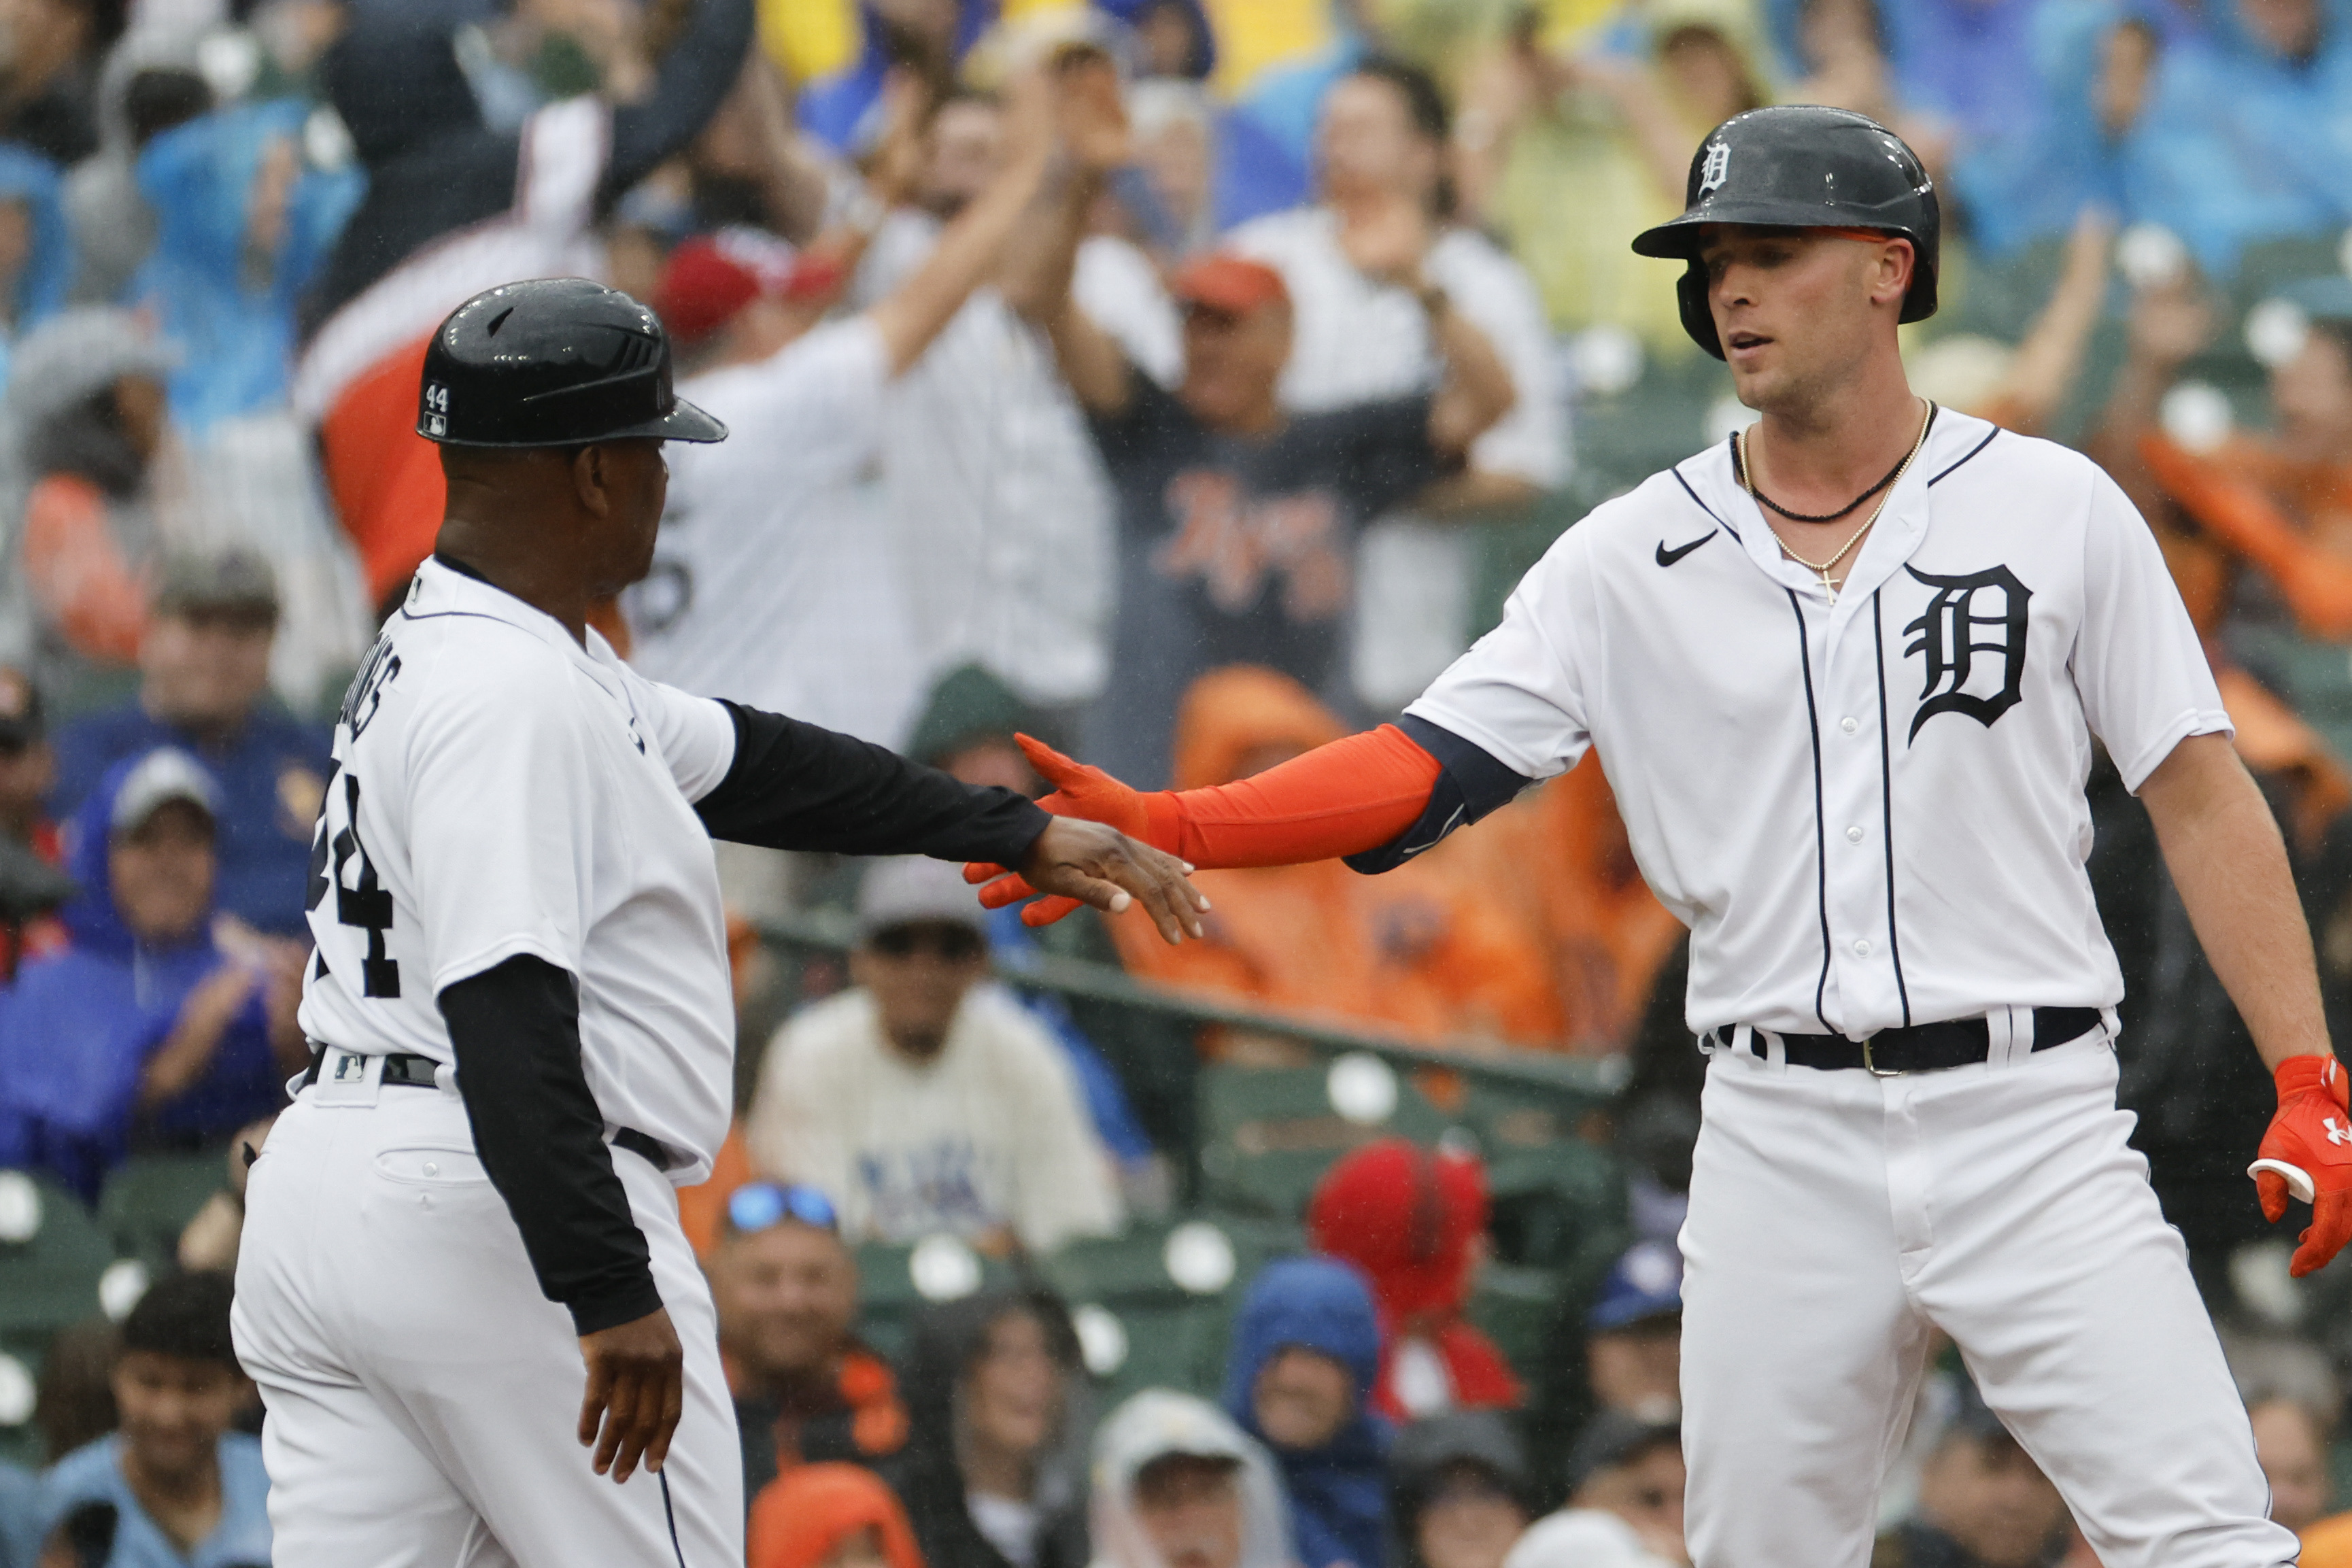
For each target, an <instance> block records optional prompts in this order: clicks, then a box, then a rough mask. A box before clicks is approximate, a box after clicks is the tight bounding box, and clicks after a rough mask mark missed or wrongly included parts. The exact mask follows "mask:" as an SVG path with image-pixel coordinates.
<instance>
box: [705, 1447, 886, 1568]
mask: <svg viewBox="0 0 2352 1568" xmlns="http://www.w3.org/2000/svg"><path fill="white" fill-rule="evenodd" d="M749 1533H750V1542H749V1550H748V1551H747V1552H745V1556H744V1560H745V1563H746V1564H747V1568H924V1565H923V1553H922V1549H921V1548H920V1547H919V1546H917V1545H916V1544H915V1531H914V1527H913V1526H912V1525H910V1524H908V1522H907V1510H905V1509H904V1508H902V1507H900V1506H899V1503H898V1497H897V1496H896V1495H895V1494H894V1493H893V1492H892V1491H891V1490H890V1489H889V1487H888V1486H887V1485H885V1484H884V1482H883V1480H882V1479H881V1478H880V1477H879V1476H877V1475H876V1474H874V1472H873V1471H871V1470H868V1469H866V1468H863V1467H861V1466H858V1465H845V1464H839V1463H830V1464H819V1465H803V1466H802V1467H801V1468H798V1469H796V1470H793V1471H792V1472H790V1473H789V1474H787V1475H783V1476H779V1477H778V1478H776V1479H774V1480H772V1481H771V1482H769V1483H768V1485H767V1486H766V1487H765V1488H764V1489H761V1491H760V1492H759V1493H758V1494H757V1495H756V1496H754V1497H753V1498H752V1499H751V1530H750V1532H749Z"/></svg>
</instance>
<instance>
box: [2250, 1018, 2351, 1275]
mask: <svg viewBox="0 0 2352 1568" xmlns="http://www.w3.org/2000/svg"><path fill="white" fill-rule="evenodd" d="M2273 1077H2274V1078H2275V1079H2277V1081H2278V1097H2279V1105H2278V1114H2276V1115H2275V1116H2273V1117H2272V1118H2271V1127H2270V1131H2268V1132H2265V1133H2264V1134H2263V1143H2262V1147H2261V1149H2259V1150H2258V1151H2256V1153H2257V1156H2258V1166H2259V1162H2260V1161H2270V1160H2275V1161H2278V1162H2280V1163H2283V1164H2287V1165H2292V1166H2294V1168H2295V1169H2297V1170H2299V1171H2301V1172H2302V1173H2304V1174H2305V1175H2307V1176H2309V1177H2310V1178H2311V1184H2312V1186H2313V1188H2314V1189H2315V1190H2314V1194H2313V1198H2312V1205H2311V1226H2310V1228H2308V1229H2306V1230H2305V1232H2304V1233H2303V1235H2302V1236H2301V1237H2297V1239H2298V1240H2299V1241H2300V1242H2301V1243H2302V1245H2301V1246H2299V1247H2296V1248H2295V1252H2294V1262H2293V1263H2291V1264H2290V1265H2289V1266H2288V1269H2287V1272H2288V1273H2290V1274H2292V1275H2294V1277H2295V1278H2296V1279H2301V1278H2303V1276H2305V1275H2306V1274H2311V1273H2315V1272H2316V1271H2317V1270H2319V1269H2321V1268H2326V1265H2327V1262H2328V1259H2330V1258H2334V1257H2335V1256H2336V1253H2337V1252H2339V1251H2340V1250H2342V1248H2343V1247H2344V1244H2345V1243H2346V1242H2347V1241H2352V1100H2348V1099H2347V1094H2346V1086H2345V1077H2344V1066H2343V1064H2342V1063H2341V1062H2338V1061H2337V1060H2336V1058H2334V1057H2333V1056H2325V1057H2289V1058H2287V1059H2286V1060H2284V1061H2283V1062H2281V1063H2280V1064H2279V1066H2278V1071H2277V1072H2276V1073H2274V1074H2273ZM2253 1176H2254V1191H2255V1193H2256V1194H2258V1195H2259V1196H2260V1197H2261V1199H2262V1204H2263V1217H2264V1218H2265V1219H2268V1220H2270V1221H2271V1222H2272V1223H2273V1224H2276V1223H2277V1222H2278V1221H2280V1220H2282V1219H2284V1218H2285V1217H2286V1200H2287V1180H2286V1177H2285V1176H2284V1174H2283V1173H2280V1172H2277V1171H2272V1170H2263V1169H2260V1168H2257V1169H2256V1170H2255V1171H2254V1173H2253Z"/></svg>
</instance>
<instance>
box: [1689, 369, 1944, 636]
mask: <svg viewBox="0 0 2352 1568" xmlns="http://www.w3.org/2000/svg"><path fill="white" fill-rule="evenodd" d="M1935 423H1936V405H1934V404H1933V403H1930V404H1928V405H1927V416H1926V417H1925V418H1923V419H1921V420H1920V421H1919V434H1918V435H1917V436H1916V437H1913V438H1912V441H1911V450H1910V451H1908V452H1906V453H1905V454H1904V456H1903V461H1902V462H1900V463H1898V464H1897V465H1895V472H1894V474H1893V475H1892V477H1891V478H1890V479H1888V480H1887V481H1885V490H1886V493H1885V494H1884V495H1882V496H1880V497H1879V498H1878V504H1877V505H1876V506H1874V507H1872V508H1871V509H1870V516H1869V517H1867V518H1865V519H1864V521H1863V524H1862V526H1861V527H1860V528H1857V529H1855V530H1854V531H1853V534H1852V535H1850V536H1849V537H1848V538H1847V540H1846V542H1844V543H1843V544H1841V545H1839V546H1838V552H1837V553H1836V554H1835V555H1832V556H1831V557H1830V558H1829V559H1828V560H1827V561H1808V560H1806V559H1805V558H1804V557H1803V556H1801V555H1800V554H1798V553H1797V552H1795V551H1793V550H1791V549H1790V548H1789V542H1788V541H1787V540H1785V539H1782V538H1781V537H1780V530H1779V529H1777V528H1775V529H1773V530H1772V541H1773V542H1774V543H1776V544H1778V545H1779V546H1780V553H1782V554H1783V555H1786V556H1787V557H1788V558H1789V559H1790V560H1791V561H1793V562H1795V563H1797V564H1798V565H1800V566H1802V567H1803V568H1805V570H1807V571H1808V572H1811V573H1814V574H1818V575H1819V576H1820V578H1821V580H1822V592H1823V593H1825V594H1827V595H1829V596H1830V603H1831V604H1832V605H1834V604H1836V603H1837V595H1838V590H1837V584H1836V583H1834V582H1832V581H1831V579H1830V573H1831V572H1832V570H1834V569H1835V568H1836V566H1837V563H1839V562H1841V561H1843V560H1844V559H1845V557H1846V552H1848V551H1850V550H1852V549H1853V547H1854V546H1855V545H1857V544H1859V543H1861V542H1862V536H1863V535H1864V534H1865V533H1868V532H1869V531H1870V529H1871V525H1872V524H1873V523H1875V522H1876V521H1878V515H1879V513H1881V512H1883V511H1885V510H1886V503H1887V502H1889V501H1891V500H1894V499H1895V490H1896V489H1900V488H1901V486H1902V484H1903V476H1904V475H1905V474H1906V473H1908V472H1909V471H1910V468H1911V459H1912V458H1916V457H1917V456H1918V455H1919V448H1920V447H1924V446H1926V445H1927V428H1928V426H1931V425H1933V424H1935ZM1732 443H1733V449H1734V450H1735V451H1736V452H1737V453H1738V458H1739V483H1740V486H1741V488H1742V489H1746V490H1747V492H1748V499H1749V500H1759V499H1760V498H1759V497H1758V495H1757V493H1756V465H1755V464H1754V463H1753V462H1751V461H1749V460H1748V433H1747V432H1746V431H1744V430H1743V431H1740V432H1739V433H1738V435H1736V436H1734V437H1732ZM1759 510H1760V508H1759ZM1766 526H1767V527H1770V522H1769V520H1767V521H1766Z"/></svg>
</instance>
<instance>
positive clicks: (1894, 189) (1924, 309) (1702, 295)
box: [1633, 104, 1943, 359]
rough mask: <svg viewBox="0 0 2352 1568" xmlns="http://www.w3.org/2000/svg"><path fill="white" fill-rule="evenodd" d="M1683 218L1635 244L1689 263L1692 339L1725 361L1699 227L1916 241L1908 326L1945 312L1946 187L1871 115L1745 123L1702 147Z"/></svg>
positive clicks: (1796, 112)
mask: <svg viewBox="0 0 2352 1568" xmlns="http://www.w3.org/2000/svg"><path fill="white" fill-rule="evenodd" d="M1683 200H1684V203H1685V209H1684V212H1683V215H1682V216H1680V217H1675V218H1669V219H1667V220H1666V221H1665V222H1664V223H1662V224H1660V225H1658V226H1657V227H1655V228H1652V229H1645V230H1643V232H1642V233H1641V234H1639V235H1636V236H1635V237H1634V238H1633V249H1634V250H1635V252H1636V253H1638V254H1640V255H1643V256H1657V257H1665V258H1674V257H1680V258H1682V259H1684V260H1685V261H1686V262H1688V263H1689V264H1690V265H1689V267H1688V268H1686V269H1685V271H1684V273H1683V276H1682V281H1681V282H1679V283H1678V284H1676V285H1675V296H1676V298H1677V299H1678V300H1680V302H1681V305H1682V317H1683V331H1686V332H1688V333H1689V334H1690V335H1691V338H1692V340H1693V341H1694V342H1696V343H1697V344H1698V346H1699V347H1701V348H1703V349H1705V350H1706V352H1707V353H1711V354H1713V355H1714V356H1715V357H1716V358H1717V359H1721V358H1722V357H1723V343H1722V342H1721V341H1720V340H1719V339H1718V338H1717V336H1716V332H1715V317H1714V316H1713V314H1712V313H1710V312H1709V311H1708V310H1707V308H1706V268H1703V267H1702V266H1700V264H1699V259H1698V244H1699V238H1698V237H1699V226H1700V225H1701V224H1709V223H1745V224H1755V225H1758V226H1770V227H1774V228H1864V229H1871V230H1874V231H1875V232H1878V233H1882V234H1887V235H1892V236H1898V237H1902V238H1904V239H1907V240H1909V241H1910V242H1911V249H1912V252H1913V254H1914V257H1915V258H1916V259H1915V260H1914V263H1913V266H1912V272H1911V290H1910V292H1909V293H1907V294H1906V295H1905V296H1904V298H1903V315H1902V318H1901V319H1902V320H1904V321H1924V320H1926V319H1927V317H1929V316H1932V315H1934V314H1935V313H1936V249H1937V240H1938V237H1939V236H1940V235H1941V232H1942V229H1943V220H1942V218H1941V216H1939V215H1938V213H1937V206H1936V184H1935V182H1934V181H1932V180H1930V179H1929V178H1928V177H1927V168H1926V166H1925V165H1923V164H1922V163H1920V162H1919V155H1918V154H1917V153H1914V152H1912V151H1911V149H1910V148H1908V147H1906V146H1905V145H1904V143H1903V138H1901V137H1900V136H1897V135H1896V134H1895V132H1892V131H1889V130H1888V129H1886V127H1885V126H1884V125H1881V124H1880V123H1878V121H1875V120H1873V119H1871V118H1870V117H1869V116H1868V115H1865V114H1856V113H1854V112H1853V111H1852V110H1844V109H1817V108H1811V107H1808V106H1803V105H1796V104H1790V105H1786V106H1782V107H1778V108H1773V109H1751V110H1748V112H1747V113H1745V114H1735V115H1733V116H1732V117H1731V118H1730V119H1728V120H1727V121H1724V122H1723V123H1722V124H1720V125H1718V126H1717V127H1716V128H1715V129H1714V130H1713V131H1711V132H1707V137H1706V141H1705V142H1700V143H1699V149H1698V153H1697V155H1696V157H1694V158H1692V159H1691V166H1690V182H1689V186H1688V188H1687V190H1685V193H1684V197H1683Z"/></svg>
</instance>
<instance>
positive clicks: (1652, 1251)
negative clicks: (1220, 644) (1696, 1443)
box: [1584, 1241, 1683, 1422]
mask: <svg viewBox="0 0 2352 1568" xmlns="http://www.w3.org/2000/svg"><path fill="white" fill-rule="evenodd" d="M1584 1321H1585V1328H1586V1330H1587V1335H1586V1338H1585V1342H1584V1346H1585V1352H1584V1353H1585V1362H1586V1367H1587V1375H1589V1376H1590V1377H1591V1380H1592V1397H1593V1400H1594V1402H1595V1403H1596V1404H1598V1405H1600V1406H1601V1409H1603V1410H1614V1411H1618V1412H1621V1413H1622V1414H1624V1415H1632V1416H1635V1417H1637V1418H1639V1419H1641V1420H1643V1421H1653V1422H1656V1421H1672V1420H1673V1419H1674V1418H1675V1414H1676V1413H1677V1412H1678V1411H1679V1410H1680V1409H1681V1408H1682V1372H1683V1260H1682V1257H1681V1255H1680V1254H1679V1253H1677V1252H1676V1251H1675V1249H1674V1247H1673V1245H1672V1244H1671V1243H1668V1242H1664V1241H1643V1242H1637V1243H1635V1244H1634V1245H1633V1247H1631V1248H1629V1249H1628V1250H1627V1251H1626V1253H1625V1256H1623V1257H1622V1258H1619V1259H1618V1260H1617V1262H1616V1264H1615V1266H1614V1267H1612V1268H1611V1269H1610V1270H1609V1278H1608V1279H1605V1280H1603V1281H1602V1282H1601V1299H1600V1300H1597V1301H1595V1302H1593V1304H1592V1309H1591V1311H1590V1312H1588V1313H1587V1314H1586V1315H1585V1320H1584Z"/></svg>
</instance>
